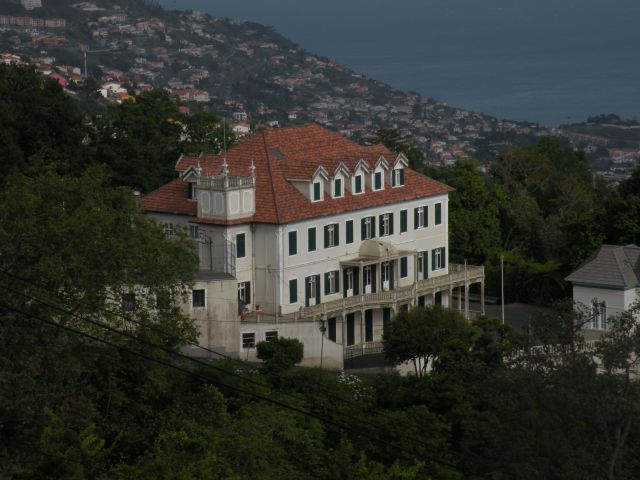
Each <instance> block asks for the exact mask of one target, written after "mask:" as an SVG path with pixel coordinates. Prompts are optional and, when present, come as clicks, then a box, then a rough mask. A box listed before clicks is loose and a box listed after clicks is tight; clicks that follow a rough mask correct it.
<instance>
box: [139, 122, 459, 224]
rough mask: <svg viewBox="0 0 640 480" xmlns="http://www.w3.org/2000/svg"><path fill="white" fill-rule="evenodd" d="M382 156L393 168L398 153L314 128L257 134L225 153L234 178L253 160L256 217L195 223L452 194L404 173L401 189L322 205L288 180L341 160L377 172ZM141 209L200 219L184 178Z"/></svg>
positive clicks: (212, 167) (185, 161) (214, 161)
mask: <svg viewBox="0 0 640 480" xmlns="http://www.w3.org/2000/svg"><path fill="white" fill-rule="evenodd" d="M381 156H384V157H385V158H386V160H387V162H389V163H390V164H393V163H395V158H396V157H395V155H393V154H392V153H391V152H390V151H389V150H387V149H386V148H385V147H383V146H381V145H374V146H370V147H365V146H361V145H358V144H356V143H353V142H351V141H349V140H347V139H346V138H344V137H342V136H341V135H339V134H337V133H335V132H331V131H329V130H326V129H324V128H322V127H320V126H319V125H315V124H311V125H305V126H302V127H290V128H282V129H276V130H268V131H264V132H259V133H257V134H256V135H254V136H253V137H251V138H250V139H248V140H246V141H245V142H243V143H241V144H238V145H236V146H235V147H234V148H232V149H231V150H230V151H229V152H228V153H227V163H228V165H229V174H230V175H242V176H247V175H250V174H251V170H250V166H251V164H252V162H253V164H254V165H255V167H256V214H255V215H254V216H253V217H250V218H247V219H242V220H234V221H229V222H224V221H220V220H213V219H209V218H197V219H194V220H193V221H196V222H201V223H210V224H227V225H230V224H237V223H247V222H262V223H290V222H295V221H299V220H304V219H308V218H314V217H321V216H327V215H335V214H337V213H341V212H347V211H352V210H359V209H362V208H368V207H373V206H379V205H386V204H393V203H397V202H401V201H407V200H412V199H416V198H423V197H429V196H433V195H439V194H443V193H447V192H450V191H452V190H453V189H452V188H451V187H449V186H447V185H444V184H442V183H440V182H437V181H435V180H433V179H431V178H428V177H425V176H424V175H421V174H419V173H417V172H415V171H413V170H410V169H406V170H405V185H404V186H403V187H398V188H391V187H390V186H389V185H388V184H386V185H385V188H384V190H381V191H375V192H374V191H371V190H366V191H365V193H363V194H360V195H352V194H351V193H350V192H349V191H345V194H344V196H343V197H341V198H332V197H331V196H330V195H325V196H324V200H323V201H321V202H311V201H310V200H309V199H307V198H306V197H305V196H304V195H303V194H302V193H300V191H299V190H298V189H297V188H296V187H294V186H293V185H292V184H291V182H289V180H290V179H307V180H311V178H312V176H313V174H314V173H315V172H316V170H317V169H318V167H319V166H320V165H322V166H323V167H324V168H325V169H326V170H327V172H329V174H330V175H332V174H333V173H334V172H335V170H336V168H337V167H338V165H340V163H341V162H344V164H345V165H346V167H347V168H348V169H349V171H351V172H353V169H354V168H355V166H356V164H357V163H358V162H359V161H360V160H364V161H365V162H367V163H368V165H369V166H370V168H371V169H373V167H374V165H375V163H376V162H377V161H378V159H379V158H380V157H381ZM222 163H223V156H222V155H216V156H200V157H187V156H181V157H180V158H179V159H178V162H177V163H176V170H178V171H184V170H186V169H188V168H189V167H194V166H197V165H200V167H201V168H202V174H203V175H218V174H220V171H221V168H222ZM180 195H182V197H180ZM143 207H144V209H145V210H146V211H149V212H164V213H183V214H186V215H192V216H195V215H196V205H195V202H190V201H188V200H187V185H186V182H184V181H183V180H181V179H176V180H173V181H172V182H170V183H168V184H167V185H165V186H163V187H161V188H159V189H158V190H155V191H153V192H151V193H150V194H149V195H147V196H145V197H144V199H143Z"/></svg>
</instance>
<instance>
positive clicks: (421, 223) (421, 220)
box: [416, 206, 425, 228]
mask: <svg viewBox="0 0 640 480" xmlns="http://www.w3.org/2000/svg"><path fill="white" fill-rule="evenodd" d="M424 209H425V207H424V206H422V207H418V226H417V227H416V228H424V226H425V222H424V218H425V214H424Z"/></svg>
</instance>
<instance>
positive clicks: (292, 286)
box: [289, 279, 298, 303]
mask: <svg viewBox="0 0 640 480" xmlns="http://www.w3.org/2000/svg"><path fill="white" fill-rule="evenodd" d="M297 301H298V280H297V279H293V280H289V303H296V302H297Z"/></svg>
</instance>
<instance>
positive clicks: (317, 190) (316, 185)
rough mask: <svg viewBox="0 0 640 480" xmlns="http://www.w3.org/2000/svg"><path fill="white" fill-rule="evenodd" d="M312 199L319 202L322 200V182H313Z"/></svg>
mask: <svg viewBox="0 0 640 480" xmlns="http://www.w3.org/2000/svg"><path fill="white" fill-rule="evenodd" d="M312 198H313V201H314V202H319V201H320V200H322V182H313V197H312Z"/></svg>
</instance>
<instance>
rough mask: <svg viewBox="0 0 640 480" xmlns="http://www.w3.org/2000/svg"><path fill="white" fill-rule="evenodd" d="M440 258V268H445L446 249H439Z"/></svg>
mask: <svg viewBox="0 0 640 480" xmlns="http://www.w3.org/2000/svg"><path fill="white" fill-rule="evenodd" d="M440 258H441V259H442V268H445V267H446V266H447V247H442V248H441V249H440Z"/></svg>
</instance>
